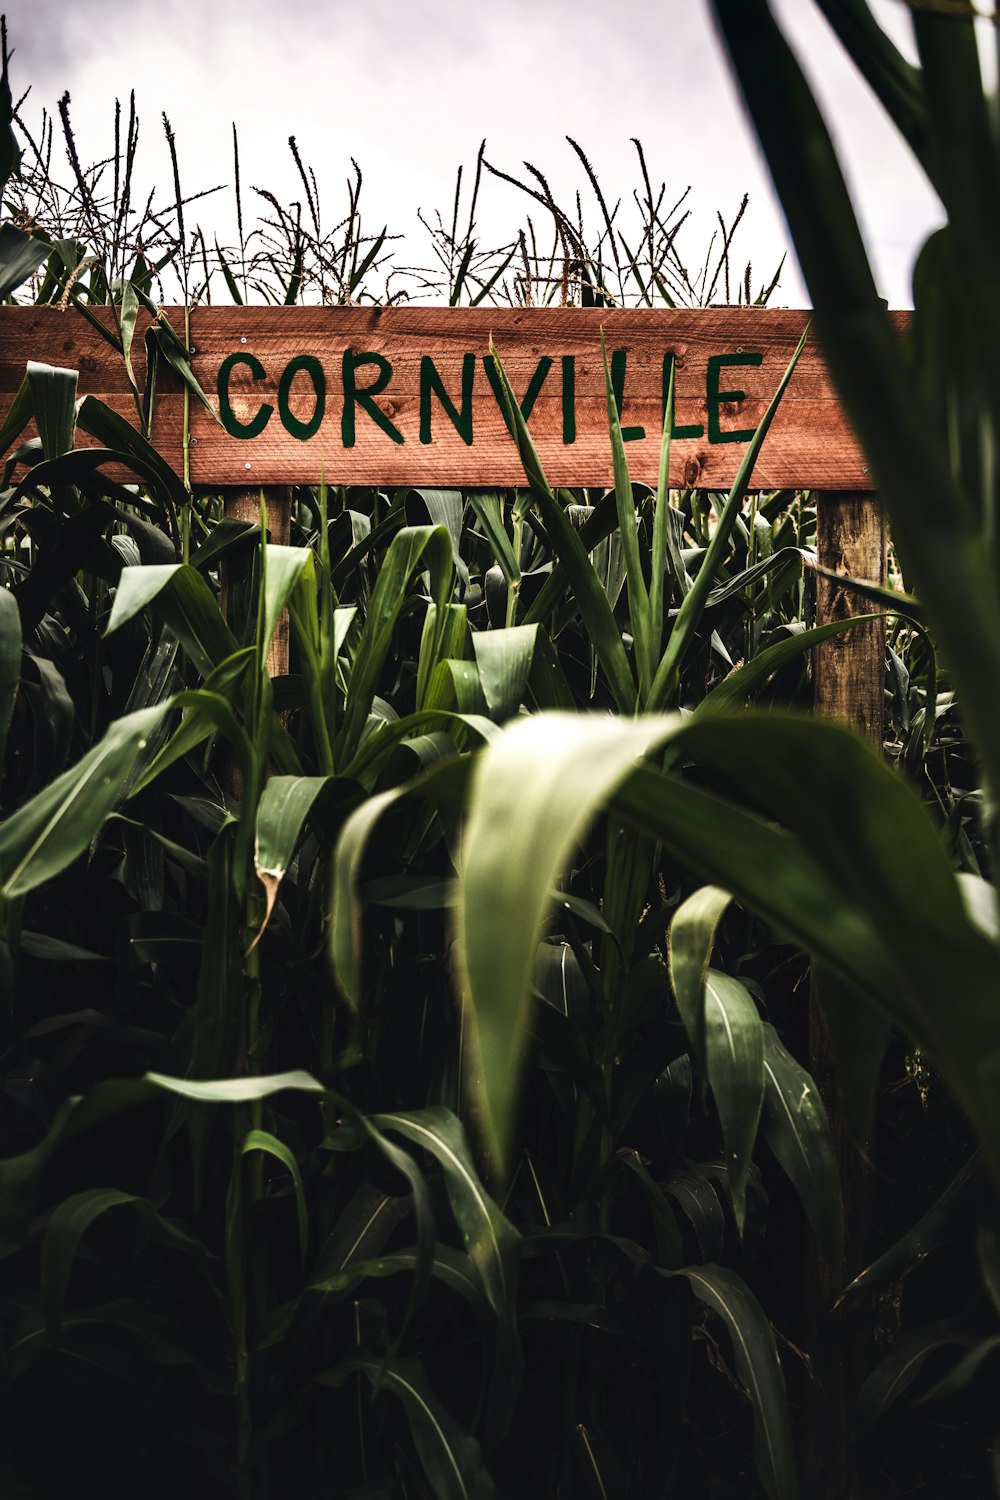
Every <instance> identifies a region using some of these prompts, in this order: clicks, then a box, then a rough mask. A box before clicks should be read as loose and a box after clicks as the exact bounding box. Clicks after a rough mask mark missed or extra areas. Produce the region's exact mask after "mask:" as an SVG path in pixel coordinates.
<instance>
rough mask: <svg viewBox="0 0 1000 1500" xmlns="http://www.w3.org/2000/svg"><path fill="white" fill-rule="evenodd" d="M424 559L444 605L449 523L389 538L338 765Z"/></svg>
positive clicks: (354, 741)
mask: <svg viewBox="0 0 1000 1500" xmlns="http://www.w3.org/2000/svg"><path fill="white" fill-rule="evenodd" d="M422 561H424V562H425V566H426V567H427V568H428V570H429V572H430V575H431V591H432V595H433V597H434V602H435V603H436V604H437V605H438V606H439V607H443V606H444V605H445V604H447V603H448V599H449V596H450V594H451V587H452V577H453V565H452V552H451V536H450V534H449V532H448V530H447V528H446V527H444V526H408V527H404V529H403V530H402V531H398V532H397V533H396V535H395V536H394V537H393V539H392V541H391V543H390V544H389V550H388V552H387V553H386V555H385V558H384V560H383V562H382V566H381V567H380V568H379V573H378V579H377V581H376V584H375V587H374V589H373V590H372V597H371V601H370V603H369V605H368V612H367V614H366V616H365V623H364V626H363V628H362V632H361V640H360V642H359V644H358V650H357V654H356V657H355V665H354V669H353V671H352V673H351V679H350V684H349V687H348V694H347V705H346V707H345V710H344V719H343V723H342V725H341V729H340V733H339V734H338V736H337V744H336V759H337V764H338V765H340V764H343V763H344V762H346V761H347V760H349V759H350V757H351V756H352V755H353V754H354V752H355V751H356V750H357V747H358V743H359V741H360V738H361V733H362V730H363V729H364V725H365V722H366V720H367V718H368V715H369V713H370V712H371V706H372V699H373V697H374V694H375V685H376V683H377V681H378V675H379V672H380V671H381V669H382V664H383V662H384V661H385V658H386V656H387V654H388V651H389V647H390V645H391V643H392V635H393V631H394V629H395V626H396V621H397V619H398V618H399V612H400V610H401V609H402V607H403V601H404V599H405V597H406V590H407V587H408V585H409V582H410V579H411V577H412V576H413V573H414V570H415V569H416V568H417V566H418V565H419V564H420V563H421V562H422Z"/></svg>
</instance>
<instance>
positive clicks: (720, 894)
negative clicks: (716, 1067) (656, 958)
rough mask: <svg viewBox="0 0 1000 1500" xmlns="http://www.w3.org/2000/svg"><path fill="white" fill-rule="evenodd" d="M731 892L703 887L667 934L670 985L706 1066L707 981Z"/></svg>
mask: <svg viewBox="0 0 1000 1500" xmlns="http://www.w3.org/2000/svg"><path fill="white" fill-rule="evenodd" d="M732 899H733V898H732V896H731V895H730V894H729V892H728V891H723V890H720V889H719V888H718V887H717V886H712V885H703V886H702V887H701V888H700V889H699V890H697V891H695V892H694V894H693V895H692V896H688V898H687V900H686V901H683V902H682V903H681V905H680V906H679V907H678V908H677V911H676V913H675V915H674V919H673V921H672V922H671V924H670V931H669V934H668V943H669V947H668V959H669V965H670V982H671V984H672V985H673V989H674V996H675V998H676V1000H677V1008H678V1010H679V1011H680V1013H681V1020H682V1021H683V1022H684V1029H685V1030H686V1031H687V1034H688V1041H689V1042H690V1043H691V1050H692V1051H693V1052H694V1055H695V1057H696V1058H697V1059H698V1061H699V1062H700V1063H701V1067H702V1071H703V1072H705V1071H706V1064H705V980H706V978H707V976H708V967H709V964H710V963H711V959H712V949H713V948H714V947H715V934H716V931H717V929H718V926H719V923H720V922H721V920H722V917H723V913H724V912H725V910H726V907H727V906H729V904H730V902H731V901H732Z"/></svg>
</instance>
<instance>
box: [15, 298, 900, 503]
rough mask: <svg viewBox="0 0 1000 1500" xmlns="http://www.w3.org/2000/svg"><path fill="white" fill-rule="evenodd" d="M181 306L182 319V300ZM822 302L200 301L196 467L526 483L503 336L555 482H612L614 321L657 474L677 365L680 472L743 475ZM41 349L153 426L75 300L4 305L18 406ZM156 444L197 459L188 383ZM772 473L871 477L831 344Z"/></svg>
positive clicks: (767, 470) (772, 438)
mask: <svg viewBox="0 0 1000 1500" xmlns="http://www.w3.org/2000/svg"><path fill="white" fill-rule="evenodd" d="M102 316H103V317H105V318H107V317H108V316H109V315H108V314H106V313H104V314H102ZM168 316H169V318H170V321H171V323H172V324H173V326H174V327H175V328H177V329H178V330H181V329H182V328H183V314H182V312H181V311H180V310H178V309H171V310H169V312H168ZM902 316H903V315H897V317H899V318H900V319H901V318H902ZM807 317H808V314H806V313H803V312H788V311H772V310H770V309H763V308H761V309H758V308H741V309H709V310H706V311H670V310H645V309H643V310H635V311H633V310H617V309H602V308H524V309H518V308H509V309H508V308H501V309H498V308H473V309H467V308H412V307H398V308H396V307H390V308H384V309H379V308H368V307H364V308H325V307H321V308H314V307H288V308H285V307H282V308H260V307H253V308H241V307H232V308H230V307H227V308H215V307H205V308H195V309H194V310H193V311H192V312H191V314H190V343H191V347H192V351H193V352H192V355H191V364H192V367H193V369H194V371H195V374H196V375H197V377H198V380H199V382H200V384H201V386H202V388H203V389H204V391H205V392H206V394H207V396H208V398H209V401H210V403H211V405H212V408H213V410H214V411H215V412H216V413H217V414H218V415H217V418H213V416H212V415H211V414H210V413H209V412H208V411H206V410H205V408H204V407H203V406H202V405H201V404H200V403H199V402H198V401H196V400H191V401H190V403H189V417H190V422H189V429H188V432H189V444H188V454H189V472H190V475H191V481H192V483H193V484H195V485H200V486H205V487H207V488H219V487H229V486H256V485H258V484H259V485H266V486H271V485H285V484H295V483H316V482H317V481H318V480H319V478H320V475H321V473H322V474H324V475H325V477H326V479H327V481H328V482H329V483H331V484H354V485H374V484H379V485H402V484H407V485H462V486H478V487H488V486H509V485H519V484H523V482H524V474H523V470H522V468H521V464H520V461H519V459H518V455H517V450H516V447H515V445H514V442H513V439H512V437H511V435H510V433H509V432H508V430H507V426H506V423H505V420H504V414H503V411H502V407H501V403H500V392H499V381H498V376H497V371H496V368H495V364H494V361H493V359H492V358H491V356H490V339H491V337H492V340H493V343H494V345H495V348H496V351H497V353H498V354H499V356H500V359H501V360H502V361H503V365H504V369H505V370H506V372H507V375H508V377H509V379H510V382H511V385H512V387H513V389H514V392H515V394H516V396H517V398H518V400H519V402H520V404H521V409H522V411H523V412H524V415H525V418H526V421H527V424H528V428H529V430H530V432H531V435H532V438H533V440H534V442H535V445H536V448H537V450H538V453H539V457H540V459H541V462H542V466H543V468H544V470H545V473H546V475H547V477H548V479H549V481H550V483H552V484H554V485H564V486H568V487H572V486H579V485H610V484H611V483H612V477H613V476H612V463H611V449H610V444H609V440H608V418H607V403H606V397H605V381H604V368H603V362H602V355H601V332H602V330H603V333H604V339H605V344H606V348H607V354H608V360H609V364H610V368H611V375H612V381H613V385H614V388H615V392H616V395H617V399H618V404H619V409H620V412H621V420H622V427H623V436H624V439H625V444H626V449H625V451H626V455H627V457H628V463H629V471H630V473H631V476H632V478H633V479H634V480H641V481H644V482H645V483H647V484H651V485H652V484H655V483H656V478H657V473H658V467H659V455H660V440H661V433H662V422H663V410H664V400H665V391H666V386H667V381H668V380H669V374H670V369H671V365H672V366H673V369H674V379H675V418H674V431H673V447H672V456H671V483H672V485H674V486H675V487H677V488H699V489H728V487H729V485H730V484H731V482H732V480H733V478H734V476H735V474H736V471H737V469H738V467H739V464H740V460H741V458H742V455H743V451H744V448H745V446H746V443H747V442H748V440H749V438H750V436H751V435H752V433H753V431H754V429H755V427H756V426H757V424H758V422H759V421H760V419H761V417H762V416H763V414H764V411H765V409H766V407H767V405H768V402H769V401H770V399H771V397H772V395H773V393H774V391H775V389H776V388H777V385H778V383H779V381H780V379H781V376H782V374H783V372H784V370H785V368H786V366H787V364H788V361H789V359H790V358H791V356H792V353H793V351H794V349H795V346H796V344H797V342H798V339H799V337H800V335H801V333H802V330H803V328H804V327H805V324H806V320H807ZM134 348H135V350H136V351H137V354H138V351H139V350H140V348H141V339H140V338H139V337H138V336H137V338H136V340H135V345H134ZM28 359H34V360H41V361H44V362H46V363H49V364H55V365H62V366H65V367H70V368H74V369H77V370H79V372H80V385H79V389H80V393H81V394H85V393H87V392H92V393H94V394H95V395H98V396H100V397H101V398H102V399H103V400H105V401H107V402H108V403H109V404H110V405H111V406H113V407H114V408H115V409H116V410H117V411H119V412H121V413H122V415H124V416H126V417H128V418H129V420H131V421H133V422H136V421H137V416H136V410H135V403H134V400H133V398H132V396H131V393H130V391H129V387H128V385H127V383H126V379H125V372H124V369H123V366H122V360H121V357H120V355H118V354H117V353H116V351H115V350H114V349H113V348H112V346H111V345H110V344H108V343H107V342H106V341H105V340H104V339H102V338H101V336H100V335H99V334H98V333H97V332H96V331H95V330H94V329H93V328H92V327H91V326H90V324H88V322H87V321H86V320H85V319H84V318H83V317H82V316H81V315H80V313H79V312H78V311H76V310H75V309H73V308H69V309H67V310H66V311H58V310H56V309H52V308H3V309H0V413H2V412H3V411H5V410H6V408H7V407H8V406H9V404H10V402H11V400H12V398H13V395H14V393H15V391H16V390H17V388H18V386H19V385H20V382H21V380H22V378H23V375H24V369H25V364H26V362H27V360H28ZM135 363H136V365H137V369H136V374H137V377H138V379H139V380H140V382H141V380H142V378H143V376H142V370H141V368H140V366H141V359H139V358H138V357H137V358H136V360H135ZM152 440H153V442H154V444H155V445H156V447H157V448H158V449H159V451H160V452H161V453H162V454H163V456H164V457H165V458H166V459H167V460H168V461H169V462H170V463H172V464H173V465H174V466H175V467H176V468H177V469H178V470H180V469H181V467H182V464H183V442H184V398H183V395H182V394H181V391H180V387H179V385H177V384H176V383H175V384H173V385H172V386H171V385H170V384H169V383H168V384H167V385H166V386H165V387H162V386H161V389H160V392H159V394H158V398H157V403H156V416H155V422H154V426H153V432H152ZM754 482H755V487H759V488H762V489H779V488H802V489H806V488H808V489H825V490H848V491H861V490H868V489H871V488H872V481H871V478H870V475H869V472H868V467H867V464H866V462H865V459H864V457H863V456H862V454H861V453H860V452H859V450H858V448H857V445H856V443H855V442H854V439H853V438H852V436H851V433H850V430H849V427H848V425H847V423H846V420H845V418H844V415H843V413H842V411H841V409H840V407H839V404H838V402H837V400H836V397H835V396H834V394H833V390H832V387H831V384H830V381H829V378H828V376H827V373H826V370H825V368H824V365H823V362H822V359H821V357H820V354H819V350H818V348H817V347H816V345H815V343H811V344H807V345H806V349H805V351H804V353H803V355H802V357H801V359H800V361H799V364H798V367H797V369H796V371H795V374H794V376H793V377H792V381H791V383H790V385H789V387H788V390H787V392H786V394H785V396H784V399H783V401H782V404H781V407H780V408H779V411H778V415H777V417H776V419H775V421H774V424H773V426H772V428H771V431H770V433H769V435H768V437H767V440H766V442H765V444H764V447H763V451H762V453H761V456H760V458H759V460H758V463H757V467H756V471H755V476H754Z"/></svg>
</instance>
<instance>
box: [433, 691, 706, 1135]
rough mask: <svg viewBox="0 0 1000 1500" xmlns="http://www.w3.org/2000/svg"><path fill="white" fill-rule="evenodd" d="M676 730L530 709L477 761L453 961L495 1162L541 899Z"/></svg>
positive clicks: (511, 1092)
mask: <svg viewBox="0 0 1000 1500" xmlns="http://www.w3.org/2000/svg"><path fill="white" fill-rule="evenodd" d="M680 723H681V721H680V720H679V719H677V720H673V719H648V720H633V721H628V720H613V719H603V718H599V717H597V716H575V715H570V714H556V713H552V714H544V715H542V714H540V715H535V716H534V717H531V718H527V719H521V720H518V721H516V722H515V723H514V724H513V725H512V726H511V727H510V728H509V729H508V730H506V732H505V733H504V734H503V736H502V737H501V738H500V739H499V740H498V741H497V742H496V744H495V745H492V746H490V747H489V748H488V749H487V751H486V752H485V754H484V755H482V756H481V757H479V759H478V761H477V763H476V766H475V769H474V771H473V779H472V785H471V790H470V807H469V817H468V822H467V826H466V833H465V840H464V870H463V873H462V878H461V885H460V898H459V902H458V907H457V910H456V931H457V951H456V959H457V965H458V973H459V975H460V982H461V986H462V991H463V996H464V1002H465V1003H466V1004H467V1005H468V1008H469V1011H468V1014H469V1032H470V1046H471V1051H470V1057H469V1068H470V1072H471V1083H472V1087H473V1089H474V1091H475V1094H476V1096H477V1099H478V1105H479V1110H480V1114H481V1117H482V1125H483V1129H484V1132H485V1135H486V1139H487V1142H488V1145H489V1149H490V1151H491V1153H492V1154H493V1156H494V1159H495V1160H496V1161H497V1162H498V1163H501V1162H503V1161H504V1160H505V1157H506V1152H507V1149H508V1147H509V1143H510V1135H511V1130H512V1125H513V1110H514V1102H515V1097H516V1090H517V1081H518V1077H519V1075H520V1070H521V1066H522V1061H523V1050H524V1046H525V1040H526V1033H527V1027H528V1019H529V1014H530V1005H531V994H532V979H533V975H534V968H535V961H536V953H537V949H538V944H539V942H540V941H541V937H542V933H543V929H544V923H545V918H546V914H547V912H548V911H549V908H550V903H551V894H550V893H551V891H552V890H553V888H555V887H557V886H558V884H559V876H560V874H561V873H562V870H563V869H564V867H565V865H566V863H567V861H568V859H569V855H570V851H571V850H572V848H573V845H574V843H575V841H576V839H577V838H578V837H579V836H580V834H582V832H583V831H584V829H585V828H586V826H587V825H588V823H589V822H590V820H591V818H592V817H593V816H594V815H595V814H596V813H597V812H598V811H600V810H601V808H602V806H603V804H604V802H605V801H606V799H607V798H608V796H609V795H610V794H611V792H612V791H614V790H615V788H616V787H617V786H618V784H619V783H620V782H621V781H622V780H624V779H625V777H626V776H627V775H628V772H629V771H630V770H631V769H632V767H633V765H634V763H635V761H636V759H637V758H638V757H639V756H641V755H642V754H644V753H645V752H646V751H648V750H649V749H651V748H652V747H653V746H654V745H656V744H657V743H662V742H663V741H665V740H666V739H668V738H669V737H670V736H671V735H672V734H673V733H676V731H677V730H678V729H679V727H680ZM514 808H517V810H518V815H517V818H516V820H512V817H511V812H512V809H514Z"/></svg>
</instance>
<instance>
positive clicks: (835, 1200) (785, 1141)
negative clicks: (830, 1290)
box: [761, 1025, 844, 1266]
mask: <svg viewBox="0 0 1000 1500" xmlns="http://www.w3.org/2000/svg"><path fill="white" fill-rule="evenodd" d="M764 1080H765V1089H764V1110H763V1118H762V1122H761V1123H762V1130H763V1135H764V1139H765V1140H766V1141H767V1144H768V1145H769V1146H770V1148H771V1150H772V1151H773V1153H774V1155H775V1157H776V1158H777V1160H778V1162H779V1164H780V1165H781V1167H782V1168H783V1170H784V1171H785V1173H786V1174H787V1176H788V1177H789V1178H790V1179H791V1181H792V1183H793V1184H794V1187H795V1190H796V1192H797V1193H798V1195H799V1198H800V1199H801V1201H802V1206H803V1208H804V1209H805V1211H806V1216H807V1217H808V1219H809V1222H810V1224H811V1225H812V1228H813V1232H814V1233H815V1235H816V1238H817V1240H818V1242H819V1245H820V1248H821V1249H822V1251H823V1253H824V1255H825V1256H826V1257H827V1259H828V1260H829V1261H830V1263H831V1264H832V1265H835V1266H836V1265H839V1264H840V1255H841V1249H842V1246H843V1238H844V1216H843V1208H842V1204H841V1194H840V1174H839V1172H838V1170H837V1160H836V1157H835V1156H834V1151H833V1140H832V1138H831V1135H830V1124H829V1121H828V1120H827V1117H826V1110H825V1109H824V1108H823V1101H822V1099H821V1098H820V1095H819V1090H818V1089H817V1087H816V1085H815V1083H814V1082H813V1080H812V1078H811V1077H810V1075H809V1074H808V1073H807V1072H806V1070H805V1068H803V1067H802V1066H801V1065H800V1064H799V1063H797V1062H796V1061H795V1059H794V1057H792V1055H791V1053H789V1052H788V1051H787V1050H786V1049H785V1047H783V1046H782V1044H781V1041H780V1040H779V1038H778V1033H777V1032H776V1031H775V1029H774V1027H773V1026H769V1025H765V1027H764Z"/></svg>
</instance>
